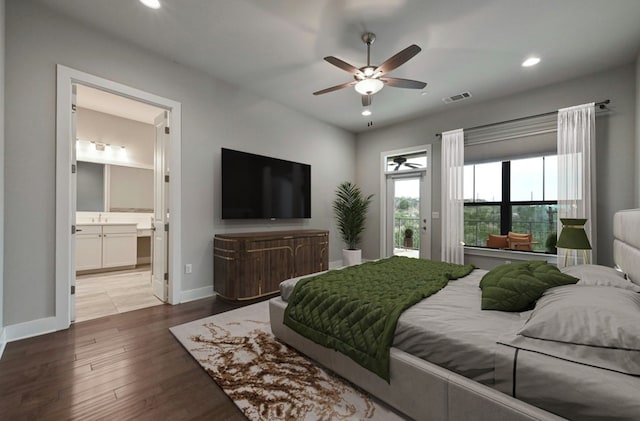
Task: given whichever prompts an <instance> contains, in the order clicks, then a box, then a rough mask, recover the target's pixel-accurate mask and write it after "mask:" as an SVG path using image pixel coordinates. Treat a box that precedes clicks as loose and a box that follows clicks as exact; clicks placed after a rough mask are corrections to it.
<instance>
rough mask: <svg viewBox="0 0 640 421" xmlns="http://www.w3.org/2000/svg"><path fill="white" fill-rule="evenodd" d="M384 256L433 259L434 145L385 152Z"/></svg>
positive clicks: (382, 228)
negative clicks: (432, 150) (432, 160)
mask: <svg viewBox="0 0 640 421" xmlns="http://www.w3.org/2000/svg"><path fill="white" fill-rule="evenodd" d="M382 165H383V166H382V173H383V182H382V184H381V192H380V193H381V194H380V195H381V197H382V198H383V200H382V204H383V211H382V212H381V214H382V215H383V223H382V224H381V230H382V232H381V238H382V239H383V241H382V249H381V255H382V256H385V257H388V256H407V257H412V258H421V259H430V258H431V218H430V216H431V146H430V145H428V146H425V147H423V148H419V149H416V148H412V149H402V150H395V151H388V152H383V153H382Z"/></svg>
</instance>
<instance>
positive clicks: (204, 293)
mask: <svg viewBox="0 0 640 421" xmlns="http://www.w3.org/2000/svg"><path fill="white" fill-rule="evenodd" d="M214 294H215V293H214V292H213V285H212V286H208V287H202V288H196V289H190V290H187V291H182V292H181V293H180V302H181V303H186V302H189V301H195V300H199V299H201V298H207V297H213V295H214Z"/></svg>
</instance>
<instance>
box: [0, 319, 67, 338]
mask: <svg viewBox="0 0 640 421" xmlns="http://www.w3.org/2000/svg"><path fill="white" fill-rule="evenodd" d="M57 330H58V328H57V323H56V318H55V317H46V318H44V319H37V320H31V321H28V322H24V323H17V324H15V325H8V326H5V327H4V332H3V334H4V336H5V339H6V342H13V341H19V340H20V339H26V338H31V337H33V336H38V335H44V334H45V333H51V332H55V331H57Z"/></svg>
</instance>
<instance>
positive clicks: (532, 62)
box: [522, 57, 540, 67]
mask: <svg viewBox="0 0 640 421" xmlns="http://www.w3.org/2000/svg"><path fill="white" fill-rule="evenodd" d="M538 63H540V58H539V57H529V58H528V59H526V60H525V61H523V62H522V67H531V66H535V65H536V64H538Z"/></svg>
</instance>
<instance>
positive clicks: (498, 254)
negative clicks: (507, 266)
mask: <svg viewBox="0 0 640 421" xmlns="http://www.w3.org/2000/svg"><path fill="white" fill-rule="evenodd" d="M464 254H466V255H469V256H481V257H491V258H494V259H500V260H506V261H511V260H518V261H527V260H545V261H547V262H549V263H551V264H554V265H555V264H557V263H558V256H557V255H556V254H548V253H539V252H532V251H514V250H507V249H491V248H486V247H472V246H465V247H464Z"/></svg>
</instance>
